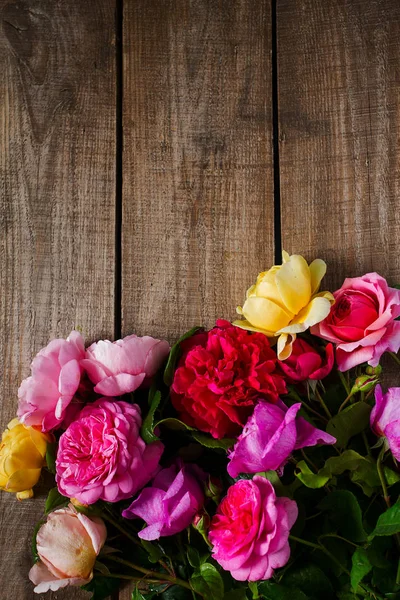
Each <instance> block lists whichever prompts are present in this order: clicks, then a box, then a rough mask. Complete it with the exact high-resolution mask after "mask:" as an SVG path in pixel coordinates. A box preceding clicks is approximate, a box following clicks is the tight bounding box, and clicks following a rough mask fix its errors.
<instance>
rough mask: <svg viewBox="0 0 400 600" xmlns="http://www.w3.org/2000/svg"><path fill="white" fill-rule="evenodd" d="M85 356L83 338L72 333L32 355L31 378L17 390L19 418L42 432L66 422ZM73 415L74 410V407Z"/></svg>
mask: <svg viewBox="0 0 400 600" xmlns="http://www.w3.org/2000/svg"><path fill="white" fill-rule="evenodd" d="M84 357H85V345H84V342H83V338H82V336H81V334H80V333H78V332H77V331H72V332H71V333H70V335H69V336H68V337H67V339H66V340H64V339H57V340H52V341H51V342H50V343H49V344H48V345H47V346H46V347H45V348H42V350H40V352H39V353H38V354H37V355H36V356H35V358H34V359H33V361H32V364H31V371H32V375H31V376H30V377H28V378H27V379H24V381H23V382H22V383H21V385H20V388H19V390H18V399H19V401H18V413H17V414H18V417H19V419H20V421H21V423H24V424H25V425H30V426H35V427H41V429H42V431H51V430H53V429H57V428H58V427H60V426H61V425H62V424H63V421H64V419H65V420H67V421H68V419H69V415H68V413H69V410H72V408H73V406H72V405H71V402H72V399H73V397H74V395H75V393H76V391H77V389H78V387H79V384H80V380H81V374H82V367H81V364H80V362H81V360H82V359H83V358H84ZM74 414H75V407H74Z"/></svg>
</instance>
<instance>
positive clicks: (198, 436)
mask: <svg viewBox="0 0 400 600" xmlns="http://www.w3.org/2000/svg"><path fill="white" fill-rule="evenodd" d="M192 437H193V438H194V439H195V440H196V442H199V444H201V445H202V446H205V447H206V448H212V449H213V450H215V449H217V448H220V449H221V450H228V448H232V446H233V445H234V443H235V442H236V440H235V439H233V438H222V439H221V440H216V439H215V438H213V437H211V436H210V435H206V434H205V433H199V432H197V431H196V432H194V433H192Z"/></svg>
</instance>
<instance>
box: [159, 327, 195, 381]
mask: <svg viewBox="0 0 400 600" xmlns="http://www.w3.org/2000/svg"><path fill="white" fill-rule="evenodd" d="M198 331H203V328H202V327H193V329H190V330H189V331H187V332H186V333H184V334H183V336H182V337H180V338H179V340H178V341H177V342H175V344H174V345H173V346H172V348H171V351H170V353H169V356H168V361H167V365H166V367H165V371H164V383H165V385H167V386H168V387H169V386H170V385H171V384H172V381H173V379H174V372H175V365H176V362H177V360H178V358H179V357H180V355H181V343H182V342H184V341H185V340H187V339H189V338H191V337H192V336H193V335H194V334H195V333H197V332H198Z"/></svg>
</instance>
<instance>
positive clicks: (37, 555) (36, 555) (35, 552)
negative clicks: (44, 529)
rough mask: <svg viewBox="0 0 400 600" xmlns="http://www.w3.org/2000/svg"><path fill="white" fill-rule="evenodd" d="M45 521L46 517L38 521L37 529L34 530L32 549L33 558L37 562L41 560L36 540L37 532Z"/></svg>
mask: <svg viewBox="0 0 400 600" xmlns="http://www.w3.org/2000/svg"><path fill="white" fill-rule="evenodd" d="M45 523H46V521H45V519H41V520H40V521H39V522H38V523H36V525H35V529H34V530H33V534H32V545H31V550H32V556H33V560H34V561H35V562H37V561H38V560H39V554H38V551H37V542H36V536H37V532H38V531H39V529H40V528H41V526H42V525H44V524H45Z"/></svg>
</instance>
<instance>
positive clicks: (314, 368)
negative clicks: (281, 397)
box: [279, 337, 335, 383]
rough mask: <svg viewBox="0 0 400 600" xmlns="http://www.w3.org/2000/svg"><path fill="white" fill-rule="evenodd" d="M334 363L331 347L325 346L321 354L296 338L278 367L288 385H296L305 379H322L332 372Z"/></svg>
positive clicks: (329, 345) (330, 345)
mask: <svg viewBox="0 0 400 600" xmlns="http://www.w3.org/2000/svg"><path fill="white" fill-rule="evenodd" d="M334 361H335V357H334V352H333V346H332V344H327V346H326V348H325V350H323V354H321V353H320V352H318V351H317V350H316V349H315V348H314V347H313V346H311V345H310V344H309V343H308V342H306V341H305V340H303V339H302V338H299V337H298V338H296V340H295V341H294V342H293V344H292V353H291V355H290V356H289V358H287V359H286V360H282V361H280V362H279V366H280V368H281V369H282V371H283V372H284V373H285V375H286V379H287V381H288V382H289V383H297V382H300V381H305V380H306V379H313V380H316V379H323V378H324V377H326V376H327V375H329V373H330V372H331V371H332V367H333V363H334Z"/></svg>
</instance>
